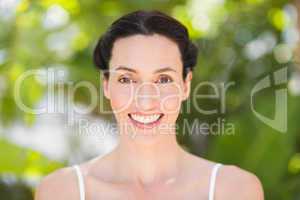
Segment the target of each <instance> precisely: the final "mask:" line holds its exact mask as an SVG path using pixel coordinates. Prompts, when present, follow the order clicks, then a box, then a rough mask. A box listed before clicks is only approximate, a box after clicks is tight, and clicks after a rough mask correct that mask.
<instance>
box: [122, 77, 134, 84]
mask: <svg viewBox="0 0 300 200" xmlns="http://www.w3.org/2000/svg"><path fill="white" fill-rule="evenodd" d="M118 81H119V82H120V83H125V84H128V83H132V82H135V81H134V80H132V79H131V78H129V77H121V78H119V79H118Z"/></svg>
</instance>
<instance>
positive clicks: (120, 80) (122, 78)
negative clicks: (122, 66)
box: [118, 75, 173, 84]
mask: <svg viewBox="0 0 300 200" xmlns="http://www.w3.org/2000/svg"><path fill="white" fill-rule="evenodd" d="M161 77H164V78H168V80H169V81H168V82H167V83H170V82H173V79H172V78H171V77H170V76H167V75H161V76H160V78H161ZM124 79H130V78H129V77H121V78H119V79H118V82H120V83H122V84H123V83H124V84H127V83H128V82H123V81H122V80H124ZM130 80H131V81H132V82H134V83H136V81H134V80H132V79H130ZM155 83H157V82H155ZM162 84H165V83H162Z"/></svg>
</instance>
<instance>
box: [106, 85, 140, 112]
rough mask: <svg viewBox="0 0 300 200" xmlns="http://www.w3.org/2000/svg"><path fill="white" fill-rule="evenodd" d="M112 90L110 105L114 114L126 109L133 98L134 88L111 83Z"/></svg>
mask: <svg viewBox="0 0 300 200" xmlns="http://www.w3.org/2000/svg"><path fill="white" fill-rule="evenodd" d="M113 88H114V89H113V90H111V92H110V95H111V96H110V103H111V107H112V109H113V110H114V112H115V113H116V114H120V113H121V112H124V111H126V110H127V109H128V108H129V107H130V105H131V103H132V100H133V92H134V89H133V88H131V87H129V86H128V87H127V86H125V87H124V86H120V85H119V84H115V85H113Z"/></svg>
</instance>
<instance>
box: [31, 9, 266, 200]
mask: <svg viewBox="0 0 300 200" xmlns="http://www.w3.org/2000/svg"><path fill="white" fill-rule="evenodd" d="M196 60H197V47H196V46H195V45H194V44H193V43H192V42H191V41H190V39H189V36H188V31H187V29H186V28H185V27H184V26H183V25H182V24H181V23H180V22H178V21H177V20H176V19H174V18H172V17H170V16H168V15H166V14H163V13H162V12H159V11H143V10H140V11H135V12H132V13H129V14H127V15H125V16H123V17H121V18H120V19H118V20H116V21H115V22H114V23H113V24H112V25H111V27H110V29H109V30H108V31H107V32H106V33H105V34H104V35H103V36H102V37H101V38H100V40H99V42H98V44H97V46H96V48H95V51H94V61H95V63H96V65H97V66H98V67H99V68H100V69H101V70H103V74H104V77H103V91H104V95H105V97H106V98H107V99H109V100H110V103H111V107H112V110H113V112H114V115H115V117H116V120H117V124H118V130H119V133H120V142H119V144H118V146H117V147H116V148H115V149H114V150H113V151H112V152H110V153H109V154H107V155H105V156H103V157H101V158H100V157H97V158H94V159H92V160H90V161H87V162H85V163H82V164H80V165H74V166H72V167H66V168H63V169H59V170H57V171H55V172H53V173H51V174H50V175H48V176H47V177H45V178H44V179H43V181H42V182H41V183H40V185H39V186H38V188H37V191H36V195H35V197H36V200H48V199H49V200H50V199H51V200H52V199H55V200H59V199H63V200H65V199H72V200H77V199H78V200H100V199H105V200H110V199H139V200H145V199H163V200H164V199H188V200H193V199H197V200H199V199H202V200H207V199H208V200H213V199H214V200H227V199H228V200H237V199H239V200H240V199H242V200H261V199H263V190H262V186H261V183H260V181H259V180H258V178H257V177H256V176H255V175H253V174H251V173H249V172H246V171H244V170H242V169H240V168H238V167H236V166H231V165H222V164H219V163H214V162H212V161H209V160H205V159H203V158H200V157H197V156H195V155H192V154H190V153H189V152H187V151H185V150H183V149H182V148H181V147H180V146H179V144H178V143H177V142H176V127H175V122H176V119H177V118H178V115H179V109H180V106H181V103H182V101H184V100H186V99H187V98H188V97H189V94H190V87H191V86H190V85H191V80H192V71H193V68H194V66H195V65H196Z"/></svg>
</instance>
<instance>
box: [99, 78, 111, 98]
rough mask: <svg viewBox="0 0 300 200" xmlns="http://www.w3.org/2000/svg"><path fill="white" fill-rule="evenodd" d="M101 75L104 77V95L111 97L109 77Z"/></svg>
mask: <svg viewBox="0 0 300 200" xmlns="http://www.w3.org/2000/svg"><path fill="white" fill-rule="evenodd" d="M101 77H102V89H103V93H104V96H105V97H106V98H107V99H110V92H109V78H105V77H104V75H102V76H101Z"/></svg>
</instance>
